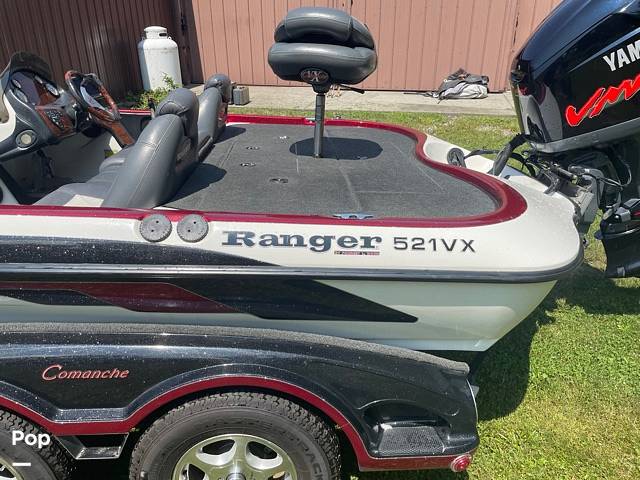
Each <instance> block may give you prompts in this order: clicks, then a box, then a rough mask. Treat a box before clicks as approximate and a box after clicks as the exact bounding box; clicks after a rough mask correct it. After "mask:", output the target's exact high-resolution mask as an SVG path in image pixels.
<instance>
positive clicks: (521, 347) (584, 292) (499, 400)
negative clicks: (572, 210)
mask: <svg viewBox="0 0 640 480" xmlns="http://www.w3.org/2000/svg"><path fill="white" fill-rule="evenodd" d="M638 298H639V296H638V288H633V287H632V288H625V287H621V286H619V285H617V284H616V283H615V282H614V281H612V280H610V279H606V278H605V277H604V275H603V273H602V272H601V271H600V270H598V269H596V268H594V267H592V266H590V265H588V264H584V265H583V266H582V267H580V268H579V269H578V270H577V271H576V272H574V273H573V274H572V275H571V276H570V277H568V278H565V279H564V280H561V281H560V282H559V283H558V284H557V285H556V287H555V288H554V289H553V290H552V291H551V293H550V294H549V296H548V297H547V298H546V299H545V300H544V302H543V303H542V304H541V305H540V306H539V307H538V308H537V309H536V310H535V311H534V312H533V313H532V314H531V315H529V317H527V318H526V319H525V320H524V321H523V322H522V323H521V324H520V325H519V326H518V327H516V328H515V329H514V330H513V331H511V332H510V333H509V334H507V335H506V336H505V337H504V338H503V339H502V340H500V341H499V342H498V343H496V344H495V345H494V346H493V347H492V348H491V349H490V350H489V351H488V352H487V354H486V357H485V359H484V360H483V362H482V364H481V366H480V368H479V369H478V372H477V375H476V378H475V381H476V384H477V385H478V386H479V387H480V393H479V395H478V416H479V419H480V420H481V421H482V420H491V419H495V418H499V417H504V416H506V415H509V414H510V413H512V412H513V411H514V410H515V409H516V408H518V406H519V405H520V403H522V401H523V399H524V396H525V394H526V393H527V387H528V385H529V374H530V362H529V356H530V351H531V344H532V342H533V338H534V336H535V334H536V333H537V332H538V330H539V328H540V327H541V326H543V325H547V324H550V323H553V322H555V319H554V318H553V317H552V316H550V315H549V313H548V312H551V311H553V310H554V309H555V308H556V307H557V305H558V303H559V302H560V301H562V302H565V303H566V304H567V305H579V306H580V307H582V308H583V309H584V310H585V312H586V313H588V314H617V315H621V314H638V313H640V301H639V300H638Z"/></svg>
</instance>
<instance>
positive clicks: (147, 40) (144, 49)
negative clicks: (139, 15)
mask: <svg viewBox="0 0 640 480" xmlns="http://www.w3.org/2000/svg"><path fill="white" fill-rule="evenodd" d="M138 57H139V59H140V72H141V73H142V85H143V87H144V89H145V90H147V91H149V90H155V89H156V88H162V87H165V86H166V85H165V81H164V77H165V75H166V76H168V77H171V78H172V79H173V81H174V82H175V83H177V84H182V75H181V73H180V58H179V55H178V44H177V43H176V42H174V41H173V40H172V39H171V37H170V36H168V34H167V29H166V28H164V27H147V28H145V29H144V36H143V37H142V40H141V41H140V43H138Z"/></svg>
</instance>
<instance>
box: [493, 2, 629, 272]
mask: <svg viewBox="0 0 640 480" xmlns="http://www.w3.org/2000/svg"><path fill="white" fill-rule="evenodd" d="M511 85H512V91H513V96H514V100H515V107H516V111H517V114H518V119H519V122H520V128H521V132H522V133H521V135H520V136H518V137H517V138H516V139H514V140H513V141H512V142H510V144H509V145H507V147H505V149H504V150H503V152H501V155H500V156H499V159H498V161H497V162H496V164H497V167H498V168H497V170H500V169H501V168H502V167H503V166H504V163H506V159H507V158H508V157H509V155H510V154H511V153H512V151H513V149H514V148H515V147H517V146H519V145H521V144H523V143H525V142H526V143H528V144H529V145H531V147H532V148H533V149H532V150H531V151H529V152H528V158H527V163H528V164H530V165H536V169H535V171H536V172H537V174H538V175H542V174H543V173H544V174H545V175H547V177H549V178H551V176H554V177H555V178H556V180H558V179H559V183H562V184H564V185H565V186H566V185H572V186H573V188H575V189H577V188H581V187H582V188H587V189H588V188H591V189H592V191H593V192H594V193H595V194H596V196H597V199H598V203H599V207H600V209H602V211H603V212H604V215H603V220H602V223H601V232H600V235H601V237H600V238H601V239H602V240H603V242H604V246H605V249H606V252H607V257H608V266H607V271H606V274H607V275H608V276H610V277H625V276H640V200H638V199H639V198H640V183H639V182H640V94H639V93H640V0H607V1H602V0H565V1H564V2H563V3H562V4H560V5H559V6H558V7H557V8H556V9H555V10H554V11H553V12H552V13H551V15H550V16H549V17H548V18H547V19H546V20H545V21H544V23H543V24H542V25H541V26H540V27H539V28H538V30H537V31H536V32H535V33H534V34H533V35H532V36H531V38H530V39H529V40H528V42H527V44H526V45H525V46H524V48H523V49H522V51H521V52H520V53H519V54H518V55H517V57H516V59H515V61H514V64H513V68H512V73H511ZM494 173H499V171H498V172H495V171H494ZM557 183H558V182H557ZM589 183H591V187H589ZM563 193H564V192H563Z"/></svg>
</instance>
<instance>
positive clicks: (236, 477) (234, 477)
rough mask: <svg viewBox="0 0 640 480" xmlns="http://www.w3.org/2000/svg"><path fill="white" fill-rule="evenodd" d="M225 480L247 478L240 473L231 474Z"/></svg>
mask: <svg viewBox="0 0 640 480" xmlns="http://www.w3.org/2000/svg"><path fill="white" fill-rule="evenodd" d="M227 480H247V477H245V476H244V475H243V474H241V473H232V474H231V475H229V476H228V477H227Z"/></svg>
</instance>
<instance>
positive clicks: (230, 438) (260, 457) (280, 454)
mask: <svg viewBox="0 0 640 480" xmlns="http://www.w3.org/2000/svg"><path fill="white" fill-rule="evenodd" d="M297 478H298V475H297V473H296V470H295V466H294V464H293V461H292V460H291V458H290V457H289V455H288V454H287V453H286V452H285V451H284V450H283V449H281V448H280V447H279V446H277V445H276V444H274V443H273V442H270V441H269V440H266V439H264V438H261V437H257V436H255V435H243V434H237V435H234V434H230V435H218V436H216V437H212V438H209V439H207V440H204V441H202V442H200V443H198V444H197V445H194V446H193V447H191V448H190V449H189V450H187V452H186V453H185V454H184V455H183V456H182V458H181V459H180V460H179V461H178V463H177V464H176V467H175V469H174V471H173V477H172V480H219V479H225V480H297ZM0 480H4V479H2V478H1V477H0Z"/></svg>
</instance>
